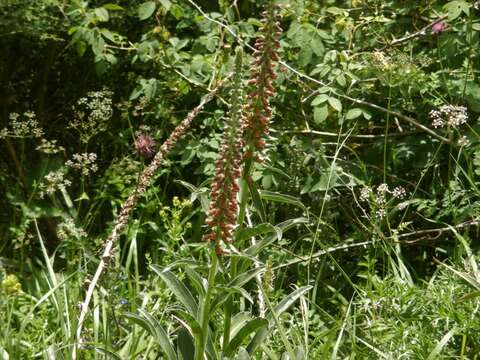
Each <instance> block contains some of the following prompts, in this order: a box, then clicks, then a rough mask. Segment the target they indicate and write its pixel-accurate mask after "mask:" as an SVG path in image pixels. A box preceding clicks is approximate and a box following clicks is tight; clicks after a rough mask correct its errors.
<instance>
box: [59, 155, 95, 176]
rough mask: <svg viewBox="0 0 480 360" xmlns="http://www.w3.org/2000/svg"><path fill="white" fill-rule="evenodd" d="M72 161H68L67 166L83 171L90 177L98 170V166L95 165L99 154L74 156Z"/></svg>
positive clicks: (83, 173)
mask: <svg viewBox="0 0 480 360" xmlns="http://www.w3.org/2000/svg"><path fill="white" fill-rule="evenodd" d="M72 159H73V160H68V161H67V162H66V163H65V165H67V166H68V167H71V168H73V169H76V170H79V171H81V173H82V175H84V176H88V175H90V173H94V172H97V170H98V166H97V165H96V164H95V162H96V160H97V154H95V153H82V154H73V156H72Z"/></svg>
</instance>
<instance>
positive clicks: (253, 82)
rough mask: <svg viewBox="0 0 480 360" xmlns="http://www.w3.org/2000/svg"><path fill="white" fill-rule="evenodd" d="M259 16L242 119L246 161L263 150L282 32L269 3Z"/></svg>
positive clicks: (273, 7)
mask: <svg viewBox="0 0 480 360" xmlns="http://www.w3.org/2000/svg"><path fill="white" fill-rule="evenodd" d="M262 16H263V20H262V22H263V26H262V28H261V29H260V30H261V32H262V35H261V36H260V37H259V38H258V39H257V41H256V42H255V51H254V54H253V55H254V58H253V61H252V66H251V68H252V70H251V73H250V80H249V81H248V84H249V85H250V86H251V90H250V92H249V95H248V100H247V102H248V105H247V111H246V117H245V119H244V122H245V127H246V132H247V134H246V139H247V144H248V149H247V153H246V154H245V156H246V158H249V157H250V158H253V154H254V152H255V151H261V150H262V149H263V148H265V141H264V139H262V137H263V136H264V135H267V134H268V126H269V123H270V119H271V118H272V108H271V107H270V99H271V98H272V97H274V96H275V95H276V93H275V89H274V87H273V80H275V79H276V78H277V74H276V73H275V63H276V61H277V60H278V56H277V50H278V48H279V47H280V43H279V42H278V40H277V38H278V37H279V36H280V34H281V31H282V29H281V28H280V24H279V23H278V22H277V21H276V17H275V6H274V5H273V4H271V3H270V4H269V6H268V7H267V9H266V10H265V11H264V12H263V13H262Z"/></svg>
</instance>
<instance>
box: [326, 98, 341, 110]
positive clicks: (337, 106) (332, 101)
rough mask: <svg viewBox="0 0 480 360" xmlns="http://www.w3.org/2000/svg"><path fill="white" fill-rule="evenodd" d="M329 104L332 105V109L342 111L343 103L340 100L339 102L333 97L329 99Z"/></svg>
mask: <svg viewBox="0 0 480 360" xmlns="http://www.w3.org/2000/svg"><path fill="white" fill-rule="evenodd" d="M328 103H329V104H330V106H331V107H332V108H334V109H335V110H337V111H338V112H341V111H342V103H341V102H340V100H338V99H336V98H333V97H329V98H328Z"/></svg>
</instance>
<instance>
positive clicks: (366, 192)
mask: <svg viewBox="0 0 480 360" xmlns="http://www.w3.org/2000/svg"><path fill="white" fill-rule="evenodd" d="M371 193H372V189H371V188H369V187H368V186H365V187H364V188H362V190H360V201H362V202H366V201H368V199H369V198H370V194H371Z"/></svg>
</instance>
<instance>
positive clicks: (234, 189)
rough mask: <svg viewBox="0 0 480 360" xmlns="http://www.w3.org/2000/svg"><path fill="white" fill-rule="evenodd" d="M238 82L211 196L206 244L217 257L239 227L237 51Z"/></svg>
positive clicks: (238, 60) (240, 131) (240, 129)
mask: <svg viewBox="0 0 480 360" xmlns="http://www.w3.org/2000/svg"><path fill="white" fill-rule="evenodd" d="M235 63H236V66H235V79H234V83H233V89H232V93H231V95H232V96H231V98H232V105H231V109H230V113H229V118H228V121H227V124H226V126H225V129H224V131H223V135H222V143H221V146H220V151H219V156H218V158H217V160H216V162H215V176H214V179H213V182H212V189H211V192H210V206H209V209H208V218H207V220H206V221H205V223H206V225H207V226H208V227H209V230H208V231H207V233H206V234H205V235H204V237H203V240H205V241H208V242H212V243H215V248H216V251H217V254H222V253H223V250H222V248H221V242H222V241H223V242H224V243H230V242H231V241H232V237H233V235H232V234H233V230H234V229H235V227H236V224H237V212H238V204H237V194H238V192H239V190H240V188H239V186H238V179H239V178H240V177H241V174H242V171H241V162H242V148H243V145H244V142H243V133H244V129H243V127H242V124H241V113H242V86H241V80H242V78H241V70H242V52H241V48H239V49H238V50H237V55H236V59H235Z"/></svg>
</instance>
